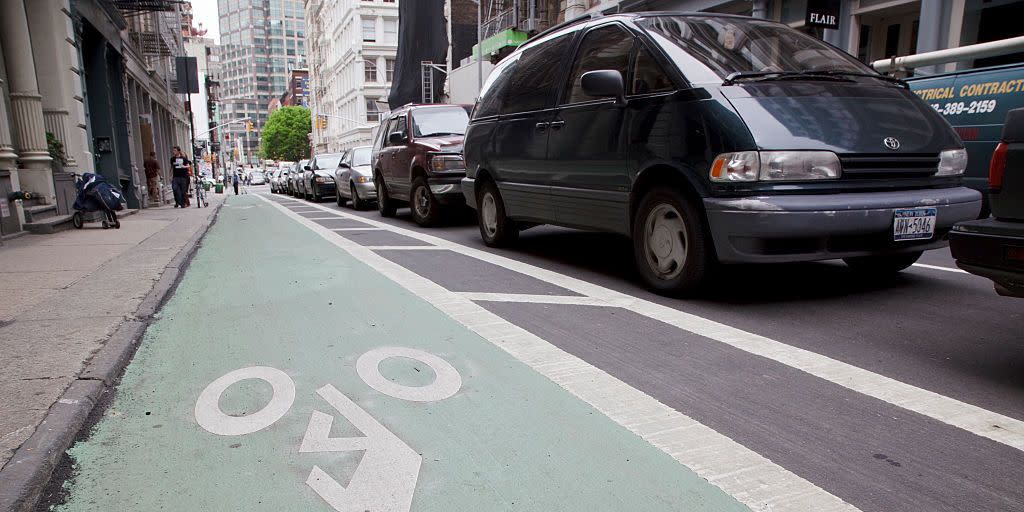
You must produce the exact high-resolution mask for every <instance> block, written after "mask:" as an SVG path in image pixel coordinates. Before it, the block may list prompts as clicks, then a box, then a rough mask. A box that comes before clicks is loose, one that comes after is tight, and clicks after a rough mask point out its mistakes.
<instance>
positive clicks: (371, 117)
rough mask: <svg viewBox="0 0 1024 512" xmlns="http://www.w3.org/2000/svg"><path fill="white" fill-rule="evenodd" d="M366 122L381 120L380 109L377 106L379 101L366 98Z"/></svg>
mask: <svg viewBox="0 0 1024 512" xmlns="http://www.w3.org/2000/svg"><path fill="white" fill-rule="evenodd" d="M366 122H368V123H379V122H380V109H379V108H378V107H377V102H376V101H374V100H370V99H368V100H366Z"/></svg>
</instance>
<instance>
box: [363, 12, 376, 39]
mask: <svg viewBox="0 0 1024 512" xmlns="http://www.w3.org/2000/svg"><path fill="white" fill-rule="evenodd" d="M376 40H377V20H376V19H374V18H363V41H367V42H374V41H376Z"/></svg>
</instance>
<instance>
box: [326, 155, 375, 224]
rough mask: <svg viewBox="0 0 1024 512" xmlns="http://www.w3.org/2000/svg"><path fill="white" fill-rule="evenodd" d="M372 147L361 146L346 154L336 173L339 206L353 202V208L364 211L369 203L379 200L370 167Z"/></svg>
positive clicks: (335, 180)
mask: <svg viewBox="0 0 1024 512" xmlns="http://www.w3.org/2000/svg"><path fill="white" fill-rule="evenodd" d="M371 149H372V148H371V147H370V146H359V147H356V148H352V149H350V150H348V151H346V152H345V154H344V156H342V157H341V163H340V164H339V165H338V169H337V170H336V171H334V182H335V183H336V184H337V185H338V193H337V198H338V206H343V205H344V204H345V201H348V200H351V201H352V208H354V209H356V210H364V209H366V208H368V207H369V203H371V202H373V201H376V200H377V189H376V188H374V186H373V168H372V167H370V152H371Z"/></svg>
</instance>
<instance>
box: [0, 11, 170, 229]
mask: <svg viewBox="0 0 1024 512" xmlns="http://www.w3.org/2000/svg"><path fill="white" fill-rule="evenodd" d="M181 26H182V10H181V3H180V2H176V1H171V0H166V1H161V0H147V1H131V0H33V1H31V2H25V1H22V0H2V1H0V52H2V55H3V59H2V64H3V65H2V66H0V96H2V97H0V196H2V197H0V234H2V235H8V234H12V233H16V232H18V231H20V230H22V229H25V230H31V231H35V232H44V233H45V232H52V231H54V230H57V229H62V228H64V227H66V225H67V224H68V221H69V220H70V213H71V204H72V203H73V202H74V196H75V190H74V181H73V178H72V175H71V174H70V172H77V173H83V172H96V173H98V174H101V175H103V176H104V177H105V178H106V179H107V180H109V181H110V182H112V183H115V184H117V185H119V186H120V187H121V189H122V190H123V192H124V196H125V199H126V201H127V203H128V207H129V208H141V207H145V206H147V205H152V204H154V203H159V202H161V201H162V199H163V198H162V197H148V195H147V190H146V182H145V181H146V180H145V175H144V172H143V171H144V168H143V160H144V159H145V156H146V155H148V154H149V152H150V151H155V152H156V153H157V155H158V158H159V159H160V160H161V161H167V160H169V158H170V151H171V147H172V146H174V145H180V146H182V147H188V141H189V131H188V118H187V116H186V115H185V109H184V104H183V103H184V102H183V100H182V97H181V96H180V95H177V94H175V92H174V83H173V79H174V76H175V73H174V71H175V70H174V57H176V56H181V55H184V49H183V45H182V34H181ZM48 139H49V140H48ZM58 146H60V147H62V150H63V151H62V153H63V154H61V151H58V150H57V147H58ZM164 167H166V166H164ZM167 172H168V171H167V170H166V169H165V175H164V176H163V181H164V183H165V184H169V183H170V179H169V174H166V173H167ZM165 190H166V191H167V193H168V194H169V191H170V187H169V186H167V187H165ZM12 191H22V192H26V193H28V197H29V199H20V200H15V201H8V197H9V193H10V192H12Z"/></svg>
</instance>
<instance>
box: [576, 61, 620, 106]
mask: <svg viewBox="0 0 1024 512" xmlns="http://www.w3.org/2000/svg"><path fill="white" fill-rule="evenodd" d="M580 86H582V87H583V92H584V93H586V94H587V96H595V97H599V98H600V97H613V98H615V101H616V102H617V103H622V102H623V101H625V96H626V84H625V82H624V81H623V80H622V73H620V72H618V71H616V70H614V69H599V70H597V71H588V72H586V73H583V76H582V77H580Z"/></svg>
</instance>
